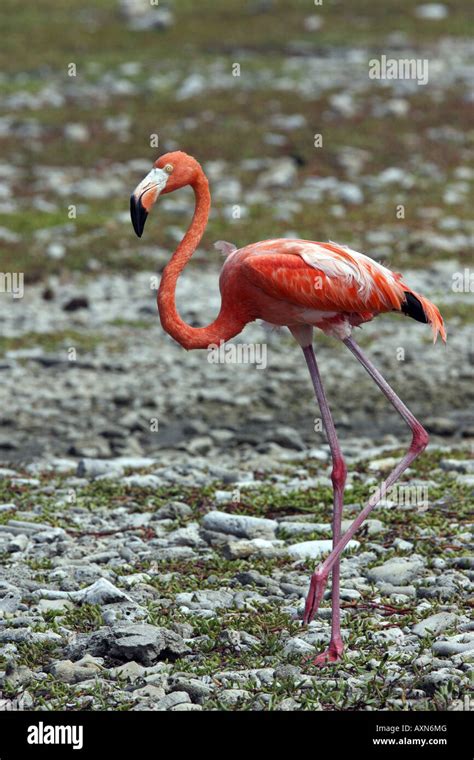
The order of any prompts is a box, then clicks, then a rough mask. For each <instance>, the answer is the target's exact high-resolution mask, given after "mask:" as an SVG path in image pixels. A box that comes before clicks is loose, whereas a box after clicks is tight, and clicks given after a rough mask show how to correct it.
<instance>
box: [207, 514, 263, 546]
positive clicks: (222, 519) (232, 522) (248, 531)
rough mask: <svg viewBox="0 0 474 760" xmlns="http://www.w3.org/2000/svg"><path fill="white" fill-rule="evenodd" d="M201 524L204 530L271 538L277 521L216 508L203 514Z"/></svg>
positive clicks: (244, 536)
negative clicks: (228, 512) (221, 510)
mask: <svg viewBox="0 0 474 760" xmlns="http://www.w3.org/2000/svg"><path fill="white" fill-rule="evenodd" d="M202 526H203V528H205V530H212V531H215V532H216V533H227V534H229V535H232V536H237V537H240V538H267V539H271V538H274V537H275V532H276V529H277V528H278V523H277V522H276V520H267V519H266V518H264V517H250V516H248V515H235V514H227V513H226V512H218V511H217V510H216V511H213V512H208V513H207V515H205V516H204V518H203V521H202Z"/></svg>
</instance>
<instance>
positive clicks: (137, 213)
mask: <svg viewBox="0 0 474 760" xmlns="http://www.w3.org/2000/svg"><path fill="white" fill-rule="evenodd" d="M147 216H148V212H147V211H146V210H145V209H144V208H143V206H142V202H141V199H140V198H138V199H137V198H135V196H134V195H131V196H130V217H131V219H132V224H133V229H134V230H135V234H136V235H137V237H139V238H141V236H142V235H143V228H144V227H145V222H146V218H147Z"/></svg>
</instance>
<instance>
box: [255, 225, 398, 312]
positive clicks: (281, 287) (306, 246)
mask: <svg viewBox="0 0 474 760" xmlns="http://www.w3.org/2000/svg"><path fill="white" fill-rule="evenodd" d="M265 244H266V247H265V249H264V244H263V243H260V244H258V245H257V246H255V247H253V246H251V247H250V248H252V249H253V250H252V251H251V252H250V255H248V256H246V257H245V259H244V261H243V262H242V270H243V273H244V275H245V276H246V277H247V278H248V279H249V280H250V281H251V282H252V283H253V284H254V285H256V286H257V287H259V288H260V289H261V290H263V291H264V292H265V293H267V295H270V296H272V297H273V298H277V299H280V300H284V301H288V302H290V303H293V304H295V305H300V306H304V307H307V308H312V309H317V310H321V311H335V312H339V313H354V312H355V313H360V314H364V315H365V314H367V313H376V312H381V311H392V310H393V309H397V310H399V309H400V308H401V305H402V303H403V301H404V300H405V298H406V296H405V292H404V286H403V283H402V282H401V277H400V275H398V274H395V273H393V272H391V271H390V270H389V269H386V268H385V267H383V266H382V265H380V264H378V263H377V262H375V261H373V260H372V259H370V258H369V257H368V256H364V255H363V254H356V252H355V251H354V252H353V251H349V249H345V248H343V247H342V246H335V245H333V244H329V243H312V242H310V241H290V240H286V239H283V240H275V241H265Z"/></svg>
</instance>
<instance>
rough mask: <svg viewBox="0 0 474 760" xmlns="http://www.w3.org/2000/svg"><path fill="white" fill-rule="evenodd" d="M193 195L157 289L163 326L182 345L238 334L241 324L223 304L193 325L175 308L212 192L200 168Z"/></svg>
mask: <svg viewBox="0 0 474 760" xmlns="http://www.w3.org/2000/svg"><path fill="white" fill-rule="evenodd" d="M192 188H193V190H194V195H195V199H196V206H195V209H194V215H193V218H192V221H191V224H190V225H189V228H188V230H187V232H186V234H185V236H184V237H183V239H182V241H181V243H180V244H179V245H178V247H177V249H176V251H175V252H174V253H173V255H172V257H171V259H170V261H169V263H168V264H167V265H166V267H165V269H164V271H163V275H162V277H161V282H160V288H159V290H158V310H159V313H160V319H161V324H162V326H163V329H164V330H166V332H167V333H168V334H169V335H171V337H172V338H174V339H175V340H176V341H177V342H178V343H180V344H181V345H182V346H183V347H184V348H186V349H190V348H207V347H208V346H209V345H210V344H218V343H220V342H221V341H226V340H229V339H230V338H233V337H234V335H237V334H238V333H239V332H240V331H241V330H242V328H243V327H244V324H245V322H242V320H241V319H239V318H238V317H237V316H236V315H233V314H232V313H231V312H228V311H225V309H224V308H223V304H221V309H220V312H219V315H218V316H217V318H216V319H215V320H214V322H212V323H211V324H210V325H208V326H207V327H192V326H191V325H188V324H187V323H186V322H184V320H182V319H181V317H180V315H179V313H178V310H177V308H176V283H177V281H178V277H179V275H180V274H181V272H182V271H183V269H184V267H185V266H186V264H187V263H188V261H189V259H190V258H191V256H192V255H193V253H194V251H195V250H196V248H197V246H198V245H199V242H200V240H201V238H202V236H203V234H204V230H205V229H206V225H207V220H208V217H209V210H210V208H211V195H210V192H209V183H208V181H207V177H206V175H205V174H204V172H202V171H201V172H200V173H199V175H198V177H197V179H196V180H195V182H194V183H193V185H192Z"/></svg>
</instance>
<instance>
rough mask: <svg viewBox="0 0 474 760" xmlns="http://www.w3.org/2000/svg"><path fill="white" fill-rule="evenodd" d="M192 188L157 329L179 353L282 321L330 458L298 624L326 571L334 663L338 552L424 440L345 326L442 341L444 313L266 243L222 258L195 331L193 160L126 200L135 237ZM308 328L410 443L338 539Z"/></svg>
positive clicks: (298, 244)
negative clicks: (206, 314)
mask: <svg viewBox="0 0 474 760" xmlns="http://www.w3.org/2000/svg"><path fill="white" fill-rule="evenodd" d="M186 185H190V186H191V187H192V188H193V190H194V194H195V199H196V206H195V211H194V216H193V219H192V222H191V224H190V226H189V228H188V230H187V232H186V234H185V235H184V237H183V239H182V241H181V243H180V244H179V245H178V247H177V248H176V250H175V252H174V253H173V255H172V257H171V260H170V261H169V263H168V264H167V266H166V267H165V269H164V271H163V276H162V278H161V284H160V288H159V292H158V309H159V313H160V319H161V324H162V326H163V328H164V330H166V332H167V333H168V334H169V335H171V336H172V337H173V338H174V339H175V340H176V341H177V342H178V343H180V344H181V345H182V346H183V347H184V348H186V349H192V348H207V347H208V346H209V345H210V344H218V345H220V344H221V342H224V341H227V340H229V339H230V338H233V337H234V336H235V335H238V334H239V333H240V332H241V331H242V330H243V328H244V327H245V325H246V324H247V323H248V322H252V321H253V320H255V319H262V320H265V321H266V322H269V323H271V324H273V325H277V326H282V325H285V326H286V327H288V328H289V330H290V331H291V333H292V334H293V336H294V337H295V339H296V340H297V341H298V343H299V344H300V346H301V347H302V349H303V354H304V357H305V360H306V363H307V365H308V369H309V372H310V375H311V380H312V383H313V386H314V391H315V394H316V398H317V401H318V404H319V407H320V410H321V417H322V422H323V425H324V428H325V432H326V435H327V439H328V443H329V447H330V451H331V455H332V464H333V466H332V473H331V478H332V483H333V491H334V506H333V521H332V530H333V548H332V551H331V553H330V554H329V555H328V557H327V558H326V559H325V560H324V562H322V564H321V565H320V567H319V568H318V569H317V570H316V571H315V572H314V573H313V575H312V577H311V582H310V588H309V592H308V596H307V599H306V605H305V610H304V618H303V619H304V622H305V623H309V622H310V621H311V620H312V619H313V617H314V615H315V614H316V612H317V610H318V607H319V604H320V602H321V599H322V597H323V594H324V591H325V587H326V583H327V580H328V576H329V573H330V572H331V571H332V624H331V639H330V643H329V648H328V649H327V650H326V651H325V652H323V653H322V654H321V655H319V656H318V657H317V658H316V660H315V663H316V664H318V665H322V664H324V663H327V662H337V661H338V660H339V659H340V658H341V655H342V652H343V648H344V645H343V641H342V638H341V630H340V600H339V570H340V568H339V565H340V557H341V553H342V552H343V551H344V548H345V547H346V546H347V544H348V542H349V541H350V540H351V538H352V537H353V535H354V534H355V532H356V531H357V530H358V529H359V528H360V526H361V525H362V523H363V522H364V520H365V519H366V518H367V516H368V515H369V514H370V512H371V511H372V510H373V508H374V507H375V506H376V504H377V503H378V502H379V501H380V499H381V498H382V496H383V495H384V494H385V493H386V491H387V489H389V488H390V487H391V486H392V485H393V484H394V483H395V481H396V480H397V479H398V478H399V477H400V475H401V474H402V473H403V472H404V470H406V469H407V467H409V465H410V464H411V463H412V462H413V460H414V459H415V458H416V457H417V456H418V455H419V454H420V453H421V452H422V451H423V450H424V449H425V447H426V446H427V444H428V434H427V432H426V430H425V429H424V428H423V427H422V426H421V424H420V423H419V422H418V420H416V419H415V417H414V416H413V414H412V413H411V412H410V411H409V409H408V408H407V407H406V406H405V404H404V403H403V402H402V401H401V400H400V399H399V398H398V396H397V395H396V393H395V392H394V391H393V390H392V388H391V387H390V386H389V384H388V383H387V382H386V380H385V379H384V378H383V377H382V375H381V374H380V372H379V371H378V370H377V369H376V368H375V367H374V365H373V364H372V363H371V362H370V360H369V359H368V358H367V357H366V356H365V355H364V353H363V352H362V350H361V349H360V348H359V346H358V345H357V343H356V342H355V341H354V339H353V338H352V337H351V332H352V328H353V327H354V326H358V325H360V324H362V323H363V322H368V321H369V320H371V319H373V317H375V316H377V315H378V314H380V313H383V312H388V311H398V312H401V313H403V314H405V315H408V316H409V317H412V318H413V319H415V320H417V321H418V322H425V323H429V324H430V325H431V327H432V329H433V334H434V340H436V337H437V335H438V333H440V334H441V337H442V338H443V340H444V341H445V340H446V333H445V329H444V325H443V320H442V318H441V315H440V313H439V311H438V309H437V308H436V306H434V304H432V303H430V301H428V300H427V299H426V298H423V297H422V296H421V295H419V294H418V293H415V292H414V291H413V290H411V289H410V288H409V287H408V285H406V284H405V283H404V282H403V279H402V276H401V275H400V274H397V273H395V272H392V271H390V270H389V269H387V268H386V267H384V266H382V265H381V264H378V263H377V262H375V261H374V260H373V259H371V258H369V257H368V256H365V255H363V254H361V253H357V252H356V251H352V250H350V249H349V248H347V247H345V246H341V245H336V244H335V243H316V242H313V241H310V240H290V239H286V238H284V239H278V240H264V241H262V242H260V243H253V244H251V245H247V246H245V247H244V248H240V249H238V250H233V246H230V244H226V245H225V246H224V247H225V248H227V250H228V251H230V252H229V254H228V256H227V259H226V261H225V264H224V266H223V268H222V271H221V275H220V281H219V282H220V291H221V298H222V302H221V308H220V311H219V314H218V316H217V317H216V319H215V320H214V322H212V324H210V325H208V326H207V327H192V326H191V325H188V324H186V323H185V322H184V321H183V320H182V319H181V317H180V315H179V314H178V311H177V308H176V300H175V290H176V283H177V280H178V277H179V275H180V274H181V272H182V271H183V269H184V267H185V266H186V264H187V262H188V261H189V259H190V258H191V256H192V254H193V253H194V251H195V250H196V247H197V246H198V244H199V241H200V240H201V237H202V235H203V233H204V230H205V228H206V224H207V219H208V215H209V209H210V205H211V196H210V192H209V185H208V181H207V178H206V175H205V174H204V172H203V170H202V168H201V166H200V164H199V163H198V162H197V161H196V160H195V159H194V158H192V156H189V155H187V154H186V153H182V152H181V151H176V152H173V153H167V154H165V155H164V156H161V158H159V159H158V160H157V161H156V162H155V164H154V167H153V169H152V170H151V171H150V172H149V174H148V175H147V176H146V177H145V179H144V180H143V181H142V182H140V184H139V185H138V186H137V188H136V189H135V191H134V192H133V194H132V196H131V199H130V209H131V217H132V222H133V226H134V229H135V232H136V234H137V235H138V237H141V235H142V232H143V228H144V225H145V221H146V218H147V215H148V212H149V211H150V209H151V207H152V206H153V204H154V203H155V201H156V199H157V198H158V196H159V195H160V194H165V193H170V192H173V191H174V190H178V189H179V188H181V187H185V186H186ZM313 327H318V328H319V329H320V330H322V331H323V332H324V333H326V334H327V335H331V336H333V337H335V338H339V339H340V340H342V342H343V343H344V344H345V345H346V346H347V348H348V349H349V351H351V353H352V354H353V355H354V356H355V357H356V359H358V361H359V362H360V363H361V364H362V366H363V367H364V368H365V370H366V371H367V372H368V373H369V375H370V376H371V378H372V379H373V380H374V382H375V383H376V384H377V385H378V386H379V388H380V390H381V391H382V393H383V394H384V395H385V396H386V397H387V399H388V400H389V401H390V403H391V404H392V405H393V406H394V407H395V409H396V411H397V412H398V413H399V414H400V415H401V417H402V418H403V419H404V420H405V422H406V423H407V425H408V426H409V428H410V429H411V432H412V441H411V445H410V447H409V449H408V451H407V453H406V454H405V456H404V457H403V458H402V459H401V461H400V462H399V463H398V464H397V466H396V467H395V468H394V469H393V471H392V472H391V473H390V474H389V475H388V477H387V478H386V479H385V480H384V481H383V483H382V484H381V485H380V487H379V488H378V489H377V491H376V492H375V493H374V494H373V495H372V496H371V498H370V499H369V501H368V502H367V504H366V505H365V506H364V508H363V509H362V510H361V512H360V513H359V514H358V516H357V517H356V518H355V520H354V522H353V523H352V525H351V527H350V528H349V529H348V530H347V531H346V533H344V535H342V536H341V520H342V509H343V493H344V485H345V480H346V473H347V469H346V465H345V462H344V458H343V456H342V452H341V449H340V446H339V442H338V439H337V435H336V429H335V427H334V422H333V419H332V415H331V412H330V409H329V406H328V403H327V400H326V395H325V392H324V388H323V385H322V383H321V377H320V374H319V369H318V365H317V363H316V357H315V354H314V351H313V346H312V337H313Z"/></svg>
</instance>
